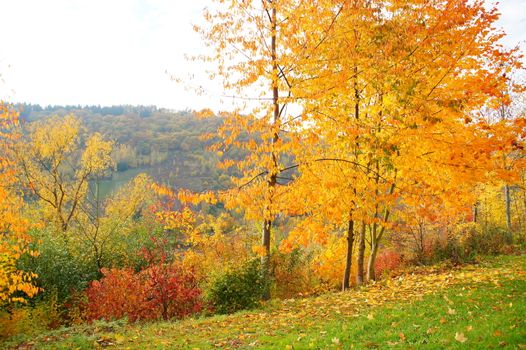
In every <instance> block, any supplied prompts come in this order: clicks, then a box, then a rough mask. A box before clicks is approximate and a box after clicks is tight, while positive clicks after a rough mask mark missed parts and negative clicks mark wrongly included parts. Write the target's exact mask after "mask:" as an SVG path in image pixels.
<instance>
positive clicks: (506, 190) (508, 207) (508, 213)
mask: <svg viewBox="0 0 526 350" xmlns="http://www.w3.org/2000/svg"><path fill="white" fill-rule="evenodd" d="M504 196H505V197H506V226H507V227H508V231H510V232H511V195H510V186H509V185H506V186H504Z"/></svg>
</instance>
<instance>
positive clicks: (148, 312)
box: [87, 263, 201, 322]
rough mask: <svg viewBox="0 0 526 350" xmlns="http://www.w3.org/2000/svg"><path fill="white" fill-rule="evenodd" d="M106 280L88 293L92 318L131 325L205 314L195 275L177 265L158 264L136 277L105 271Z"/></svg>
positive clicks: (94, 284) (125, 271)
mask: <svg viewBox="0 0 526 350" xmlns="http://www.w3.org/2000/svg"><path fill="white" fill-rule="evenodd" d="M102 273H103V275H104V277H103V278H102V279H101V280H100V281H94V282H92V283H91V285H90V286H89V288H88V290H87V296H88V318H89V319H90V320H94V319H101V318H104V319H118V318H122V317H125V316H127V317H128V319H129V320H130V321H131V322H135V321H138V320H147V319H158V318H160V317H162V318H164V319H169V318H172V317H178V318H180V317H183V316H186V315H189V314H192V313H195V312H198V311H200V310H201V300H200V296H201V290H200V289H199V288H198V286H197V284H196V281H195V278H194V277H193V274H191V273H187V272H184V271H183V270H181V269H179V268H178V267H177V266H176V265H173V264H162V263H159V264H156V265H152V266H150V267H149V268H147V269H145V270H143V271H141V272H139V273H135V272H134V271H133V270H131V269H111V270H107V269H103V270H102Z"/></svg>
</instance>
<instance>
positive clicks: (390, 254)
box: [374, 249, 402, 278]
mask: <svg viewBox="0 0 526 350" xmlns="http://www.w3.org/2000/svg"><path fill="white" fill-rule="evenodd" d="M401 263H402V256H401V255H400V254H399V253H398V252H396V251H394V250H391V249H385V250H383V251H381V252H380V254H378V256H377V257H376V261H375V264H374V272H375V275H376V276H375V277H376V278H378V277H380V276H382V274H384V273H387V272H389V271H393V270H395V269H396V268H398V267H400V265H401Z"/></svg>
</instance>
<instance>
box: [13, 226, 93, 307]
mask: <svg viewBox="0 0 526 350" xmlns="http://www.w3.org/2000/svg"><path fill="white" fill-rule="evenodd" d="M31 234H32V242H33V243H31V248H32V249H34V250H36V251H38V252H39V255H38V256H30V255H28V254H26V255H24V256H22V257H21V259H20V260H19V262H18V265H19V266H20V268H22V269H24V270H26V271H31V272H33V273H36V274H37V275H38V277H37V278H36V279H35V283H36V285H37V286H38V287H41V288H42V289H43V290H44V293H43V294H41V295H40V298H41V299H42V298H48V297H49V296H50V295H51V294H53V295H55V294H56V296H57V298H58V302H59V303H60V302H62V301H64V300H66V299H67V298H68V296H69V295H70V294H71V293H72V292H73V291H81V290H84V289H85V288H86V286H87V285H88V282H89V281H91V280H94V279H96V278H98V276H99V272H98V271H97V268H96V266H95V264H92V263H91V262H90V260H89V257H88V256H86V255H81V254H75V253H74V252H73V251H72V249H71V248H72V244H71V242H69V241H68V240H67V239H66V238H65V237H64V236H62V235H59V234H57V233H55V232H51V231H47V230H42V231H37V230H35V231H33V232H32V233H31Z"/></svg>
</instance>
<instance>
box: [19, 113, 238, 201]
mask: <svg viewBox="0 0 526 350" xmlns="http://www.w3.org/2000/svg"><path fill="white" fill-rule="evenodd" d="M16 109H17V110H18V111H19V113H20V119H21V122H22V123H30V122H34V121H38V120H42V119H46V118H49V117H51V116H54V115H58V116H65V115H67V114H74V115H75V116H77V117H78V118H79V119H80V120H81V121H82V124H83V126H84V127H85V129H86V132H87V133H95V132H98V133H101V134H102V135H103V136H104V137H105V138H107V139H110V140H113V141H115V143H116V147H115V148H114V150H113V158H114V160H115V171H116V172H114V173H112V174H111V175H110V176H109V178H108V179H106V180H107V181H105V182H104V186H105V192H107V191H109V190H114V189H116V187H118V186H121V185H122V184H124V183H125V182H127V181H129V180H130V179H131V178H133V177H134V176H135V175H137V174H139V173H141V172H144V173H147V174H149V175H150V176H152V177H153V178H154V179H155V180H156V181H158V182H159V183H163V184H166V185H168V186H170V187H174V188H187V189H190V190H193V191H203V190H205V189H206V190H216V189H221V188H226V187H227V186H228V184H229V181H230V179H229V176H228V175H229V174H228V173H227V174H224V172H220V171H219V169H217V163H218V157H217V156H216V154H215V153H213V152H209V151H208V150H207V147H209V146H210V145H211V144H212V141H211V140H208V141H206V140H203V139H202V135H204V134H207V133H212V132H215V131H216V130H217V129H218V127H219V125H221V120H220V118H216V119H199V118H197V117H196V116H195V115H194V113H192V112H191V111H170V110H167V109H160V108H157V107H154V106H110V107H100V106H44V107H42V106H40V105H32V104H19V105H16Z"/></svg>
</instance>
